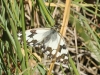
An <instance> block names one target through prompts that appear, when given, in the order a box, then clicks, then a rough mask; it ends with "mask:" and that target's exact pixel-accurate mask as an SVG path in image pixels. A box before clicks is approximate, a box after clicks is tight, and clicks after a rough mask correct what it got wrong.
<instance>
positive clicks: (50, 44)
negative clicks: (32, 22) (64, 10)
mask: <svg viewBox="0 0 100 75" xmlns="http://www.w3.org/2000/svg"><path fill="white" fill-rule="evenodd" d="M25 34H26V41H27V45H29V46H32V47H39V48H41V52H42V53H43V54H45V55H47V56H48V57H49V58H50V59H53V57H54V55H55V53H56V52H57V48H58V46H59V51H58V52H57V54H56V58H57V59H56V60H57V61H58V62H64V63H65V62H66V61H67V60H68V56H67V54H68V50H67V46H66V42H65V40H64V38H63V37H61V34H60V33H58V32H57V31H56V30H54V29H52V28H34V29H29V30H26V31H25ZM21 37H22V34H21V33H18V40H19V41H21V40H22V39H21Z"/></svg>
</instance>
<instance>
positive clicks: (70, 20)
mask: <svg viewBox="0 0 100 75" xmlns="http://www.w3.org/2000/svg"><path fill="white" fill-rule="evenodd" d="M54 26H55V27H57V29H58V30H59V31H60V32H59V33H61V35H62V36H63V37H64V38H65V40H66V43H67V47H68V50H69V56H68V57H69V60H68V61H69V64H68V66H70V67H69V68H67V69H66V67H63V66H61V65H59V66H60V70H59V71H57V72H56V71H55V70H54V69H53V72H52V73H51V74H50V73H48V68H47V67H46V66H45V65H44V64H43V63H42V62H40V60H41V58H42V57H41V58H40V57H39V56H37V55H36V54H35V53H33V52H32V48H30V47H29V48H27V45H26V43H27V42H26V39H25V30H27V29H31V28H40V27H41V28H47V27H49V28H51V27H54ZM18 32H22V34H23V37H22V38H23V42H24V43H23V45H21V44H20V43H19V41H18V37H17V33H18ZM60 73H62V75H99V74H100V1H99V0H88V1H87V0H0V75H47V74H48V75H56V74H57V75H59V74H60Z"/></svg>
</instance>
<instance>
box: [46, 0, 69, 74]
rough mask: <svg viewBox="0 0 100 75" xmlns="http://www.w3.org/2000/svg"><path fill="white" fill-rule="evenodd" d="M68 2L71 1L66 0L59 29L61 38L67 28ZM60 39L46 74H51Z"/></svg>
mask: <svg viewBox="0 0 100 75" xmlns="http://www.w3.org/2000/svg"><path fill="white" fill-rule="evenodd" d="M70 3H71V0H66V4H65V11H64V17H63V23H62V26H61V30H60V34H61V38H62V36H65V34H66V29H67V25H68V19H69V13H70ZM61 38H60V41H61ZM60 41H59V44H58V47H57V51H56V53H55V56H54V59H53V60H52V62H51V64H50V69H49V71H48V74H47V75H51V71H52V70H53V67H54V64H55V62H56V55H57V53H58V52H59V49H60Z"/></svg>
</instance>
